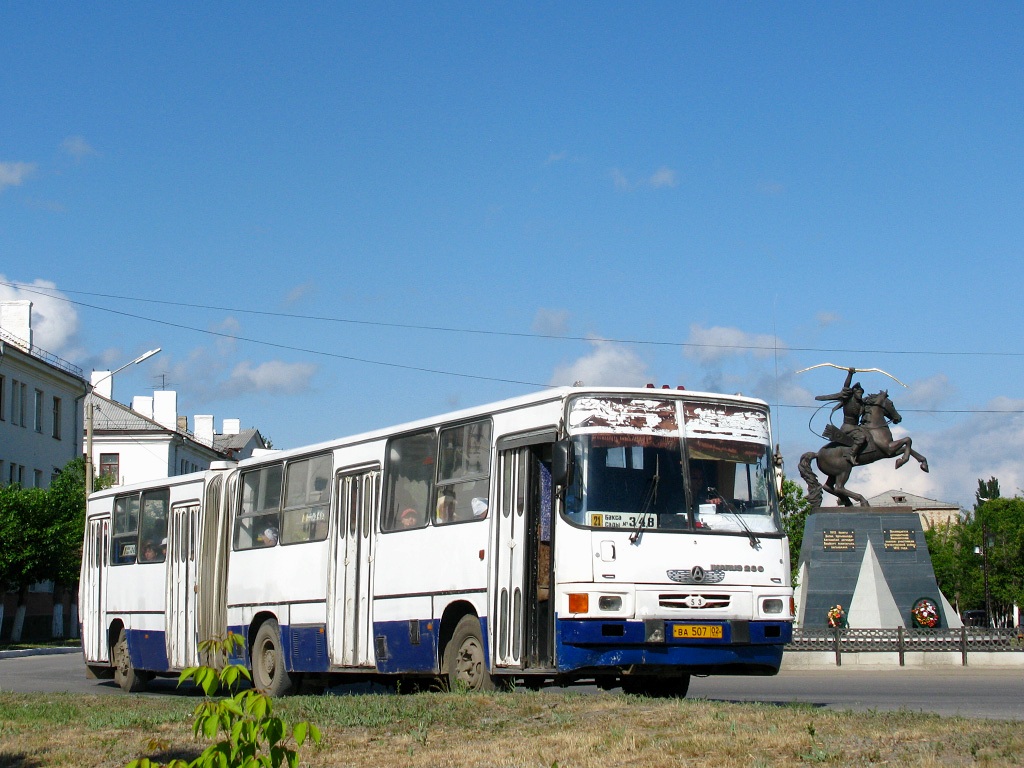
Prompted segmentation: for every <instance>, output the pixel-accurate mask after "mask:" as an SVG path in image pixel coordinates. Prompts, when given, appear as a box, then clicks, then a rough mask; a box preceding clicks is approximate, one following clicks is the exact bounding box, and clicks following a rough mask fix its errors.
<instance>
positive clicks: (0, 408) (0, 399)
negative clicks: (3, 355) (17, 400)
mask: <svg viewBox="0 0 1024 768" xmlns="http://www.w3.org/2000/svg"><path fill="white" fill-rule="evenodd" d="M5 383H6V382H5V381H4V377H3V376H0V421H6V419H5V418H4V406H5V405H6V404H7V399H6V398H5V397H4V384H5Z"/></svg>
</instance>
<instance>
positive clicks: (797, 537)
mask: <svg viewBox="0 0 1024 768" xmlns="http://www.w3.org/2000/svg"><path fill="white" fill-rule="evenodd" d="M811 509H812V507H811V502H810V501H809V500H808V499H807V498H805V497H804V489H803V488H801V487H800V486H799V485H797V484H796V483H795V482H793V481H792V480H788V479H786V478H785V477H783V478H782V498H780V499H779V510H780V511H781V512H782V528H783V530H784V531H785V532H786V536H788V537H789V566H790V569H791V571H792V573H791V574H790V576H791V578H792V580H793V581H794V583H795V582H796V578H797V571H798V568H799V565H800V548H801V547H802V546H803V543H804V525H805V524H806V523H807V515H809V514H810V512H811Z"/></svg>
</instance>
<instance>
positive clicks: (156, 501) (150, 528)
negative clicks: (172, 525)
mask: <svg viewBox="0 0 1024 768" xmlns="http://www.w3.org/2000/svg"><path fill="white" fill-rule="evenodd" d="M169 501H170V491H168V490H167V489H166V488H161V489H160V490H157V491H146V492H144V493H143V494H142V520H141V522H140V526H139V547H140V549H139V553H140V557H139V562H143V563H162V562H163V561H164V560H165V559H166V558H167V506H168V502H169Z"/></svg>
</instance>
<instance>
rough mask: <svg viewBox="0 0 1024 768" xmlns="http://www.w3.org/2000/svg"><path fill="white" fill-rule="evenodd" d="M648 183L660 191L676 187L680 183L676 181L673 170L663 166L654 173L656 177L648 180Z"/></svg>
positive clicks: (653, 176)
mask: <svg viewBox="0 0 1024 768" xmlns="http://www.w3.org/2000/svg"><path fill="white" fill-rule="evenodd" d="M647 183H648V184H650V185H651V186H652V187H654V188H655V189H660V188H661V187H674V186H676V184H677V183H678V182H677V181H676V172H675V171H673V170H672V169H671V168H666V167H665V166H662V167H661V168H659V169H658V170H656V171H655V172H654V175H652V176H651V178H650V179H648V180H647Z"/></svg>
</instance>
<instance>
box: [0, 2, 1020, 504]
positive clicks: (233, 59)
mask: <svg viewBox="0 0 1024 768" xmlns="http://www.w3.org/2000/svg"><path fill="white" fill-rule="evenodd" d="M1022 22H1024V7H1022V6H1020V5H1016V4H984V5H976V6H963V5H958V4H929V5H927V6H924V5H921V4H897V5H895V6H894V5H892V4H857V5H856V6H850V7H841V8H840V7H838V6H835V5H821V4H800V3H774V4H770V5H769V4H763V5H754V4H706V5H698V4H677V3H645V4H624V3H623V4H612V3H564V4H557V5H555V4H476V3H468V2H465V3H452V2H448V3H401V4H398V3H396V4H379V3H367V4H358V5H357V4H325V3H315V4H314V3H291V4H284V5H277V4H269V3H247V4H242V3H234V4H227V3H225V4H212V5H211V4H199V3H183V4H175V5H174V6H168V7H163V6H160V5H157V4H152V3H148V4H128V3H34V4H30V3H11V2H6V3H0V28H2V29H3V30H4V45H3V46H2V48H0V104H2V105H4V106H3V110H2V112H3V119H0V298H4V299H25V298H27V299H31V300H32V301H34V302H35V307H34V309H35V319H34V326H35V332H36V338H35V341H36V343H37V344H39V345H40V346H42V347H43V348H44V349H48V350H49V351H51V352H54V353H56V354H58V355H60V356H61V357H63V358H65V359H67V360H69V361H71V362H74V363H76V364H78V365H80V366H81V367H82V368H84V369H85V370H86V371H89V370H90V369H93V368H97V369H103V368H110V367H117V366H119V365H121V364H122V363H124V362H127V361H128V360H131V359H132V358H133V357H135V356H137V355H138V354H140V353H142V352H144V351H145V350H147V349H150V348H152V347H155V346H160V347H162V348H163V352H162V353H161V354H160V355H159V356H157V357H155V358H153V359H152V360H150V361H148V362H146V363H144V364H143V365H140V366H138V367H137V368H132V369H130V370H126V371H124V372H123V373H120V374H118V376H117V380H116V384H115V397H116V398H117V399H119V400H121V401H122V402H129V401H130V399H131V397H132V395H136V394H148V393H149V392H151V390H152V389H153V388H154V387H157V386H160V385H161V382H162V381H163V382H166V386H167V388H170V389H175V390H177V391H178V393H179V412H181V413H184V414H188V415H189V416H190V417H191V416H192V415H193V414H196V413H213V414H214V415H215V416H216V418H217V428H218V429H220V425H221V420H222V419H223V418H225V417H228V418H240V419H241V421H242V424H243V426H246V427H248V426H256V427H259V428H260V430H261V431H262V432H263V433H264V434H266V435H269V436H270V437H271V438H272V439H273V441H274V443H275V444H276V445H277V446H278V447H293V446H297V445H302V444H305V443H311V442H315V441H319V440H323V439H328V438H332V437H338V436H342V435H345V434H349V433H353V432H357V431H362V430H364V429H370V428H376V427H381V426H385V425H388V424H392V423H399V422H402V421H406V420H409V419H414V418H419V417H423V416H427V415H431V414H434V413H440V412H444V411H447V410H451V409H454V408H458V407H463V406H470V405H476V404H481V403H485V402H489V401H492V400H498V399H502V398H505V397H509V396H513V395H518V394H523V393H527V392H531V391H535V390H537V389H538V388H540V387H543V386H547V385H550V384H562V383H571V382H573V381H575V380H583V381H584V382H586V383H588V384H608V385H612V384H643V383H646V382H648V381H650V382H655V383H657V384H659V385H660V384H662V383H669V384H672V385H676V384H683V385H685V386H687V387H688V388H689V389H711V390H716V391H727V392H735V391H742V392H743V393H744V394H751V395H756V396H760V397H763V398H765V399H766V400H768V401H769V402H770V403H771V404H772V406H773V409H774V411H775V432H776V438H777V439H778V440H779V441H780V442H781V444H782V448H783V451H784V453H785V455H786V459H787V468H788V472H789V474H790V475H794V476H795V475H796V463H797V460H798V458H799V456H800V454H801V453H802V452H803V451H806V450H812V449H816V448H817V447H818V446H820V445H821V443H822V441H821V439H820V438H818V437H816V436H815V435H814V434H813V433H812V432H811V430H810V429H809V425H808V423H809V421H810V422H811V426H812V427H816V428H817V429H818V430H819V431H820V429H821V427H822V426H823V425H824V423H825V421H826V419H827V411H822V412H818V413H816V414H815V412H814V411H813V408H810V407H809V406H813V405H814V401H813V397H814V395H815V394H821V393H826V392H834V391H836V390H837V389H838V388H839V385H840V384H841V383H842V379H843V374H842V373H840V372H839V371H835V370H829V369H821V368H819V369H815V370H813V371H810V372H807V373H802V374H798V373H797V371H798V370H800V369H802V368H805V367H807V366H810V365H815V364H817V363H822V362H832V363H836V364H839V365H843V366H847V365H853V366H857V367H862V368H868V367H879V368H883V369H885V370H886V371H888V372H890V373H892V374H893V375H894V376H896V377H898V378H899V379H900V380H902V381H903V382H905V383H907V384H908V385H909V387H908V388H907V389H904V388H902V387H900V386H899V385H897V384H896V383H895V382H893V381H891V380H890V379H887V378H886V377H884V376H881V375H879V374H871V373H865V374H862V375H861V376H859V378H860V379H861V381H862V383H863V384H864V386H865V388H866V389H867V390H868V391H875V390H877V389H880V388H883V387H887V388H889V390H890V394H891V396H892V397H893V399H894V401H895V403H896V406H897V408H899V409H900V410H901V412H902V413H903V416H904V421H903V424H902V425H901V427H902V428H905V430H906V433H909V434H910V435H911V436H912V437H913V438H914V441H915V447H917V448H918V449H919V450H920V451H922V452H923V453H925V454H926V455H927V456H928V458H929V460H930V463H931V469H932V471H931V473H930V474H925V473H922V472H920V471H919V470H918V469H917V467H916V466H915V465H913V464H911V465H907V466H906V467H903V468H902V469H901V470H899V471H898V472H897V471H895V470H894V469H893V468H892V462H891V461H887V462H884V465H883V463H882V462H879V463H878V464H875V465H872V466H871V467H870V468H863V469H859V470H857V472H856V473H855V474H854V477H853V479H852V481H851V485H852V486H854V487H856V488H858V489H859V490H861V491H864V492H866V493H868V494H869V495H870V494H873V493H877V492H881V491H883V490H886V489H889V488H903V489H905V490H907V491H910V492H913V493H920V494H922V495H924V496H928V497H931V498H937V499H943V500H948V501H954V502H958V503H962V504H965V505H969V504H970V503H972V502H973V491H974V489H975V487H976V483H977V478H979V477H985V478H987V477H989V476H990V475H995V476H997V477H998V478H999V479H1000V481H1001V483H1002V488H1003V492H1004V494H1013V493H1024V491H1021V488H1022V487H1024V468H1022V466H1021V462H1020V456H1021V455H1022V449H1024V395H1022V393H1021V386H1020V380H1021V373H1022V368H1024V366H1022V363H1024V348H1022V345H1021V341H1020V340H1021V337H1022V334H1021V331H1022V325H1024V316H1022V313H1021V312H1020V309H1019V294H1020V286H1021V284H1022V280H1021V278H1022V272H1024V268H1022V266H1021V258H1020V256H1021V250H1022V242H1024V216H1022V215H1021V214H1022V201H1024V194H1022V193H1024V174H1022V173H1021V169H1022V168H1024V138H1022V137H1024V131H1022V127H1024V126H1022V115H1024V71H1022V70H1024V56H1022V54H1021V52H1020V40H1021V39H1022V32H1024V23H1022ZM899 433H900V434H902V432H899Z"/></svg>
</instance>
